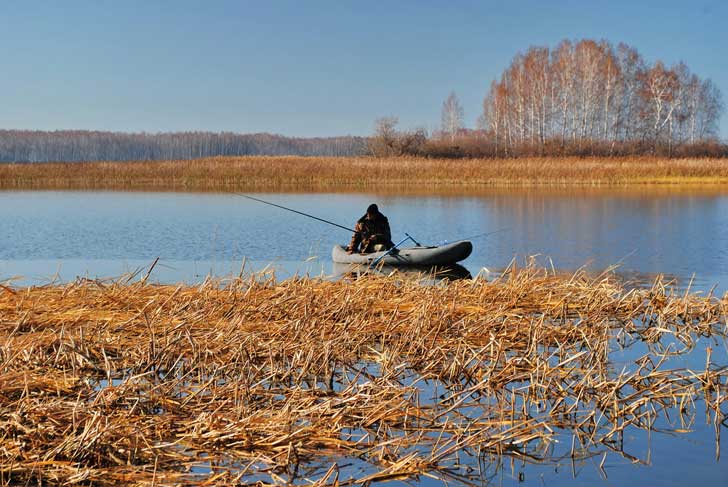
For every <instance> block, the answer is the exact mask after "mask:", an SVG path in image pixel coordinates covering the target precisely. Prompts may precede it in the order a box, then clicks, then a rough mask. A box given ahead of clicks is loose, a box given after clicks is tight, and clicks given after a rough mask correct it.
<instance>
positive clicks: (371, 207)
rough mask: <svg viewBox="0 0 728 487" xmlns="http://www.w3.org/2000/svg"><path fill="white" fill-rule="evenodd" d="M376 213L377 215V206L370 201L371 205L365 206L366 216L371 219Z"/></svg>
mask: <svg viewBox="0 0 728 487" xmlns="http://www.w3.org/2000/svg"><path fill="white" fill-rule="evenodd" d="M377 215H379V208H378V207H377V205H375V204H374V203H372V204H371V205H369V206H368V207H367V217H369V218H370V219H372V218H374V217H376V216H377Z"/></svg>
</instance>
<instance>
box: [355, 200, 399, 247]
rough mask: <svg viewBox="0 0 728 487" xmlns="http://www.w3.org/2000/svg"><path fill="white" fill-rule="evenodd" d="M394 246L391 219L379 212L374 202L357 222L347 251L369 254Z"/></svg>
mask: <svg viewBox="0 0 728 487" xmlns="http://www.w3.org/2000/svg"><path fill="white" fill-rule="evenodd" d="M392 247H394V244H393V243H392V233H391V231H390V230H389V220H387V217H386V216H384V215H382V214H381V213H380V212H379V208H378V207H377V205H375V204H374V203H372V204H371V205H369V207H368V208H367V212H366V214H365V215H364V216H363V217H361V218H359V220H358V221H357V222H356V226H355V227H354V235H352V237H351V243H349V246H348V247H347V248H346V251H347V252H348V253H350V254H353V253H354V252H357V251H358V252H359V253H362V254H368V253H371V252H380V251H382V250H389V249H391V248H392Z"/></svg>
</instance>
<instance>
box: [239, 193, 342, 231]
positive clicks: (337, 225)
mask: <svg viewBox="0 0 728 487" xmlns="http://www.w3.org/2000/svg"><path fill="white" fill-rule="evenodd" d="M233 194H234V195H237V196H242V197H243V198H248V199H249V200H253V201H257V202H259V203H264V204H266V205H270V206H275V207H276V208H281V209H282V210H287V211H290V212H293V213H297V214H299V215H303V216H307V217H309V218H313V219H314V220H318V221H320V222H324V223H328V224H329V225H333V226H335V227H339V228H341V229H343V230H347V231H349V232H356V230H354V229H353V228H349V227H345V226H344V225H339V224H338V223H334V222H332V221H329V220H324V219H323V218H319V217H317V216H313V215H309V214H308V213H304V212H302V211H298V210H294V209H293V208H288V207H286V206H283V205H277V204H275V203H271V202H270V201H265V200H262V199H260V198H254V197H252V196H248V195H247V194H243V193H233Z"/></svg>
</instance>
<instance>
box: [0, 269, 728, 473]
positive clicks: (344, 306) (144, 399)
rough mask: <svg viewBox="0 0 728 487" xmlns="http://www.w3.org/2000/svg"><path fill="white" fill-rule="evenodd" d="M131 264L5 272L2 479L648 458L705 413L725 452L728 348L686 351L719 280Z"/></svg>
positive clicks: (474, 468) (699, 339) (1, 291)
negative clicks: (698, 356) (689, 364)
mask: <svg viewBox="0 0 728 487" xmlns="http://www.w3.org/2000/svg"><path fill="white" fill-rule="evenodd" d="M130 279H132V277H130V278H128V279H127V280H126V281H122V280H118V281H99V280H83V279H80V280H78V281H76V282H74V283H69V284H56V285H47V286H40V287H30V288H12V287H6V286H0V316H2V320H0V361H2V363H3V367H2V369H0V386H1V389H2V391H3V393H2V394H0V435H1V436H2V437H3V438H4V443H3V448H2V449H0V482H2V483H3V485H6V484H8V485H10V484H12V485H15V484H36V483H38V484H41V483H49V484H53V485H56V484H58V485H60V484H63V485H65V484H68V483H78V482H81V483H84V484H86V483H92V484H94V485H118V484H124V485H127V484H135V485H136V484H139V483H147V482H151V483H152V484H154V483H155V482H157V483H162V484H165V485H166V484H172V483H178V482H179V483H184V484H185V485H210V483H211V482H214V483H226V484H236V483H238V482H242V483H244V484H246V485H252V483H254V482H262V483H263V485H269V484H277V485H284V484H285V485H296V484H301V485H303V484H305V485H312V486H323V485H368V484H369V483H371V482H377V481H388V480H395V479H399V480H405V479H416V478H418V476H421V475H425V476H427V477H430V478H434V479H437V480H439V481H446V482H453V483H454V484H458V485H460V484H463V485H480V482H479V480H482V479H483V477H484V476H489V475H494V476H495V474H494V472H493V471H492V470H491V469H490V467H489V469H488V470H487V471H481V470H480V467H481V465H482V464H485V465H488V464H490V465H492V468H495V469H496V471H497V470H498V469H499V468H505V469H507V468H509V467H508V466H507V465H508V464H509V460H508V459H513V460H518V461H519V462H520V461H523V462H524V463H523V465H524V468H525V464H526V463H529V464H545V465H553V464H554V463H557V464H558V463H563V462H569V461H570V462H572V468H575V466H576V467H578V470H582V469H583V468H594V469H597V471H601V473H603V472H604V470H603V465H604V464H605V462H608V463H607V465H612V464H614V463H615V462H620V461H624V462H628V463H638V462H639V463H649V459H650V452H649V451H642V450H640V447H637V448H636V447H635V446H636V445H641V444H643V443H640V441H641V440H635V439H634V438H651V440H652V442H656V441H657V440H658V438H659V436H660V435H664V434H667V435H684V434H687V435H689V434H690V430H691V429H693V428H694V426H693V425H694V424H695V423H698V422H702V423H705V424H706V425H707V428H708V433H707V434H708V435H710V431H712V430H713V429H714V430H715V448H716V449H715V454H716V455H718V454H719V452H720V429H721V421H723V419H724V413H723V411H724V410H725V403H726V401H727V400H728V385H727V384H728V382H727V380H728V372H727V370H726V368H725V367H723V365H725V364H721V363H719V362H720V360H721V358H720V357H722V355H720V354H719V353H716V355H718V358H717V360H718V363H717V362H715V361H714V360H715V358H711V357H712V356H711V351H710V346H708V347H707V357H706V359H705V360H704V361H703V362H702V363H704V366H703V365H702V364H701V365H700V366H698V367H696V368H694V369H692V370H691V369H686V368H684V363H685V356H686V354H688V353H691V352H696V353H703V351H704V350H705V349H704V348H703V345H705V344H706V343H709V344H713V343H714V341H713V340H714V338H715V339H718V338H719V337H725V336H726V313H727V312H728V295H726V296H724V297H723V298H722V299H721V298H717V297H712V296H703V295H700V294H692V293H684V292H679V293H678V292H675V293H673V292H671V291H670V287H669V283H667V282H665V281H663V280H660V279H659V278H658V279H657V280H655V282H654V283H653V285H652V287H650V288H648V289H632V290H626V289H625V288H624V287H623V286H622V285H621V284H620V283H619V281H618V280H615V279H612V278H611V277H610V275H608V274H604V275H600V276H597V277H593V276H591V277H590V276H588V275H586V274H585V273H576V274H574V275H570V276H557V275H554V274H552V273H550V272H549V271H546V270H541V269H537V268H534V267H526V268H524V269H516V268H515V267H512V268H510V269H509V270H507V271H506V272H504V274H503V275H502V276H501V277H499V278H498V279H496V280H494V281H491V282H486V281H485V280H480V279H476V280H473V281H457V282H451V283H448V284H447V285H439V286H421V285H419V284H418V283H417V282H415V281H411V280H406V279H402V278H397V277H396V276H394V277H392V276H390V277H387V278H385V277H366V278H362V279H358V280H353V281H347V280H344V281H337V282H330V281H323V280H311V279H292V280H288V281H283V282H277V281H275V279H274V278H270V279H267V278H265V277H261V276H250V277H249V278H248V277H245V278H235V279H231V280H230V281H227V282H218V281H206V282H205V283H204V284H202V285H196V286H185V285H179V286H177V285H157V284H148V283H146V282H145V281H146V278H143V279H141V280H140V281H139V280H137V281H135V282H130ZM314 324H315V326H314ZM625 350H628V351H627V352H625ZM612 352H614V353H616V354H617V357H623V354H624V353H628V354H630V355H633V356H634V357H636V360H634V361H629V362H624V359H623V358H621V359H620V358H613V357H612ZM718 352H720V350H719V351H718ZM613 360H618V361H619V360H621V362H618V363H615V362H613ZM625 364H626V365H625ZM686 425H688V426H686ZM705 439H706V440H707V441H710V440H709V439H708V438H705ZM701 441H703V440H701ZM710 450H712V446H711V448H710ZM708 455H712V451H711V453H708ZM607 457H609V459H607ZM597 465H598V467H597ZM564 471H565V472H566V471H567V469H566V468H565V469H564ZM529 474H530V473H529Z"/></svg>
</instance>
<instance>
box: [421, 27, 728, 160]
mask: <svg viewBox="0 0 728 487" xmlns="http://www.w3.org/2000/svg"><path fill="white" fill-rule="evenodd" d="M482 108H483V111H482V115H481V116H480V118H479V127H478V128H477V129H476V130H467V129H465V128H464V127H463V126H462V124H461V123H460V124H458V123H457V122H458V121H462V108H461V107H460V105H459V102H458V100H457V98H455V96H454V94H451V95H450V96H449V97H448V99H447V100H446V101H445V103H444V104H443V114H442V119H443V124H442V128H441V130H440V131H439V132H436V133H435V134H433V136H432V137H430V138H429V139H427V141H426V142H424V143H423V144H421V145H420V146H418V147H417V150H416V151H413V152H412V153H416V154H418V155H425V156H435V157H463V156H467V157H519V156H565V155H575V156H586V155H592V156H595V155H598V156H613V155H636V154H640V155H660V156H670V157H675V156H678V157H695V156H712V157H716V156H726V155H728V148H727V147H726V146H725V145H723V144H721V143H720V142H719V141H718V122H719V119H720V115H721V112H722V110H723V103H722V99H721V93H720V90H719V89H718V88H717V87H716V86H715V84H713V82H712V81H710V80H709V79H705V80H703V79H701V78H699V77H698V76H697V75H696V74H693V73H691V71H690V69H689V68H688V67H687V65H685V64H684V63H682V62H681V63H678V64H676V65H674V66H670V67H668V66H666V65H665V64H664V63H663V62H661V61H656V62H655V63H653V64H649V63H647V62H646V61H645V60H644V59H643V58H642V56H641V55H640V54H639V52H637V50H636V49H634V48H632V47H630V46H628V45H626V44H619V45H618V46H617V47H616V48H615V47H614V46H613V45H612V44H610V43H609V42H607V41H599V42H597V41H594V40H581V41H578V42H571V41H563V42H561V43H560V44H559V45H558V46H556V48H554V49H549V48H548V47H531V48H529V49H528V50H527V51H526V52H525V53H519V54H517V55H516V56H515V57H514V58H513V60H512V62H511V64H510V66H508V67H507V68H506V69H505V71H504V72H503V73H502V75H501V77H500V78H499V79H498V80H494V81H493V82H492V83H491V85H490V89H489V90H488V92H487V94H486V96H485V99H484V101H483V107H482ZM446 121H447V123H446Z"/></svg>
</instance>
